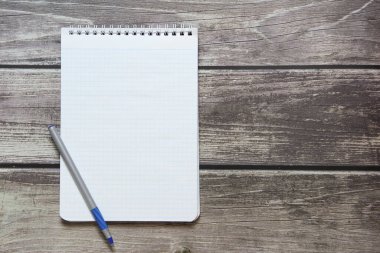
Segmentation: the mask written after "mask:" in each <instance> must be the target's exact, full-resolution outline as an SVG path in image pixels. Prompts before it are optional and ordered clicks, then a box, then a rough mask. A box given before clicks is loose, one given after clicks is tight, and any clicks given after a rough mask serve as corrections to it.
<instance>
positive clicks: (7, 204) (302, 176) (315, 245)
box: [0, 168, 380, 253]
mask: <svg viewBox="0 0 380 253" xmlns="http://www.w3.org/2000/svg"><path fill="white" fill-rule="evenodd" d="M58 184H59V176H58V170H55V169H33V168H30V169H16V170H9V169H2V170H0V248H1V252H3V253H6V252H12V253H14V252H105V251H107V246H106V244H105V242H104V241H103V239H102V236H101V235H100V234H99V232H98V231H97V228H96V227H95V225H94V224H88V223H77V224H70V223H66V222H62V221H61V220H60V218H59V204H58V203H59V189H58V188H59V186H58ZM379 221H380V173H378V172H352V173H345V172H316V173H314V172H309V173H308V172H302V171H301V172H292V171H287V172H279V171H202V172H201V217H200V218H199V219H198V220H197V221H196V222H195V223H193V224H161V223H158V224H157V223H156V224H152V223H144V224H141V223H134V224H121V223H115V224H112V225H111V229H112V233H113V235H114V238H115V240H116V247H117V251H118V252H175V251H176V250H178V251H177V252H179V250H180V249H184V248H187V249H188V250H189V251H187V252H239V253H240V252H302V253H304V252H362V253H364V252H378V250H379V248H380V241H379V240H378V239H379V232H380V222H379Z"/></svg>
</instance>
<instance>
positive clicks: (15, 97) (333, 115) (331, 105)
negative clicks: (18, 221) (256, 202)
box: [0, 69, 380, 165]
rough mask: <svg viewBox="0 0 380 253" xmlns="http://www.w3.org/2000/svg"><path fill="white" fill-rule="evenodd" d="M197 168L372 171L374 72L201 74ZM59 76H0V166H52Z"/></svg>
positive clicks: (377, 92) (377, 143) (378, 121)
mask: <svg viewBox="0 0 380 253" xmlns="http://www.w3.org/2000/svg"><path fill="white" fill-rule="evenodd" d="M199 82H200V95H199V97H200V98H199V99H200V109H199V110H200V157H201V163H202V164H266V165H276V164H283V165H291V164H294V165H380V116H379V111H380V70H260V71H252V70H242V71H236V70H235V71H228V70H201V71H200V74H199ZM59 120H60V72H59V70H19V69H16V70H14V69H8V70H6V69H3V70H0V163H44V164H58V163H59V161H58V154H57V151H56V150H55V148H54V145H53V143H52V142H51V139H50V136H49V133H48V131H47V129H46V126H47V125H48V124H50V123H57V124H59V123H60V121H59Z"/></svg>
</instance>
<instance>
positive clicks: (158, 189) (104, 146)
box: [60, 28, 199, 222]
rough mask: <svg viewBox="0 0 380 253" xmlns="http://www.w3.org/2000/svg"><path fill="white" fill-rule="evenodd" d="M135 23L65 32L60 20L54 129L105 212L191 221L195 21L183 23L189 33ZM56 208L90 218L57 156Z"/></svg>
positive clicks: (194, 204) (73, 217)
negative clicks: (127, 29) (128, 29)
mask: <svg viewBox="0 0 380 253" xmlns="http://www.w3.org/2000/svg"><path fill="white" fill-rule="evenodd" d="M107 30H109V29H107ZM118 30H120V29H118ZM141 30H144V31H145V35H144V36H142V35H139V34H137V35H135V36H133V35H131V34H129V35H124V34H123V33H122V34H121V35H116V34H115V33H114V34H113V35H109V34H105V35H100V34H99V33H100V30H99V33H98V34H97V35H93V34H90V35H85V34H81V35H78V34H72V35H70V34H69V31H70V28H62V31H61V33H62V34H61V38H62V45H61V47H62V48H61V49H62V51H61V56H62V76H61V78H62V84H61V117H62V118H61V136H62V139H63V140H64V142H65V144H66V147H67V148H68V150H69V152H70V154H71V156H72V158H73V160H74V162H75V163H76V165H77V167H78V169H79V171H80V173H81V175H82V177H83V180H84V181H85V182H86V185H87V187H88V188H89V190H90V192H91V194H92V196H93V198H94V200H95V202H96V203H97V205H98V207H99V209H100V210H101V212H102V214H103V216H104V218H105V219H106V220H107V221H184V222H186V221H192V220H194V219H196V218H197V216H198V215H199V155H198V38H197V29H196V28H191V29H187V30H191V31H192V35H191V36H186V35H185V36H163V35H161V36H154V35H153V36H147V33H148V30H147V29H139V31H141ZM115 31H116V30H115ZM122 31H124V30H122ZM60 215H61V217H62V218H63V219H65V220H68V221H93V220H94V219H93V217H92V216H91V213H90V212H89V210H88V209H87V207H86V205H85V202H84V200H83V199H82V196H81V195H80V193H79V191H78V189H77V187H76V185H75V183H74V181H73V180H72V178H71V176H70V173H69V171H68V170H67V168H66V167H65V164H64V162H63V161H62V159H61V181H60Z"/></svg>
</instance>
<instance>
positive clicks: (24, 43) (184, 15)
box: [0, 0, 380, 66]
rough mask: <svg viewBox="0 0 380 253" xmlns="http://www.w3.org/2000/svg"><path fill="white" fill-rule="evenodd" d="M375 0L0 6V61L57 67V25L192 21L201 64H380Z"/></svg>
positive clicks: (379, 22)
mask: <svg viewBox="0 0 380 253" xmlns="http://www.w3.org/2000/svg"><path fill="white" fill-rule="evenodd" d="M379 13H380V2H379V1H376V0H355V1H353V0H343V1H328V0H324V1H319V0H306V1H305V0H302V1H301V0H297V1H294V0H285V1H276V0H271V1H261V0H254V1H238V2H235V1H229V0H219V1H213V0H212V1H207V2H201V1H191V2H187V1H153V2H152V1H122V0H117V1H99V0H97V1H91V2H88V1H83V0H81V1H70V2H68V1H66V0H57V1H53V2H52V1H2V2H1V9H0V64H27V65H36V64H37V65H49V64H59V63H60V28H61V27H63V26H69V25H86V24H120V23H122V24H127V23H129V24H132V23H160V24H162V23H180V22H184V23H192V24H196V25H198V26H199V27H200V34H199V35H200V36H199V40H200V43H199V50H200V54H199V59H200V62H199V64H200V65H201V66H207V65H223V66H226V65H310V64H311V65H312V64H346V65H347V64H379V60H380V50H379V48H380V19H379V16H380V15H379Z"/></svg>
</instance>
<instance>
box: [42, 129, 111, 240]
mask: <svg viewBox="0 0 380 253" xmlns="http://www.w3.org/2000/svg"><path fill="white" fill-rule="evenodd" d="M48 129H49V131H50V135H51V137H52V138H53V140H54V143H55V145H56V146H57V148H58V150H59V152H60V154H61V156H62V158H63V160H64V161H65V164H66V167H67V168H68V169H69V171H70V174H71V176H72V178H73V179H74V181H75V184H76V185H77V187H78V189H79V191H80V193H81V194H82V197H83V199H84V201H85V202H86V204H87V206H88V208H89V209H90V211H91V213H92V215H93V216H94V218H95V220H96V222H97V223H98V226H99V228H100V230H101V231H102V232H103V234H104V236H105V237H106V239H107V242H108V244H109V245H110V246H111V247H113V246H114V243H113V239H112V236H111V233H110V231H109V229H108V225H107V223H106V222H105V220H104V218H103V216H102V214H101V213H100V211H99V209H98V207H97V206H96V204H95V201H94V199H93V198H92V197H91V194H90V192H89V191H88V189H87V186H86V185H85V183H84V181H83V179H82V177H81V175H80V174H79V171H78V169H77V167H76V166H75V164H74V161H73V159H71V156H70V154H69V152H68V151H67V149H66V147H65V144H64V143H63V141H62V139H61V137H60V136H59V134H58V132H57V128H56V127H55V126H54V125H49V126H48Z"/></svg>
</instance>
